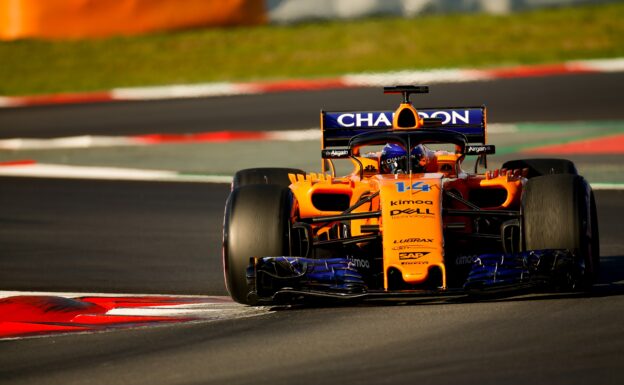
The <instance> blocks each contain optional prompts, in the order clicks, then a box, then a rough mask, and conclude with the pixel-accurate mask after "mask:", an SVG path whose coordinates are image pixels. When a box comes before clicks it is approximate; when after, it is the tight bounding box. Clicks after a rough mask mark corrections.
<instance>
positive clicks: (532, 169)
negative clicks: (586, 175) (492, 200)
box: [502, 158, 578, 179]
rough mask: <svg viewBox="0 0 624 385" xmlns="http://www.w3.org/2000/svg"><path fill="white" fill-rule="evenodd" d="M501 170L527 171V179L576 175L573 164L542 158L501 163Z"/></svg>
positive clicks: (563, 160) (564, 160)
mask: <svg viewBox="0 0 624 385" xmlns="http://www.w3.org/2000/svg"><path fill="white" fill-rule="evenodd" d="M502 168H506V169H508V170H515V169H523V168H528V169H529V175H528V176H527V177H528V178H529V179H530V178H534V177H537V176H542V175H551V174H573V175H578V171H577V170H576V166H575V165H574V163H573V162H572V161H570V160H567V159H555V158H542V159H517V160H510V161H507V162H505V163H503V166H502Z"/></svg>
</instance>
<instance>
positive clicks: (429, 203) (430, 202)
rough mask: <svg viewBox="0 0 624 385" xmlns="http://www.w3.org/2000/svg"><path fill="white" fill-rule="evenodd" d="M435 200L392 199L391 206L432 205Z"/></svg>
mask: <svg viewBox="0 0 624 385" xmlns="http://www.w3.org/2000/svg"><path fill="white" fill-rule="evenodd" d="M432 204H433V201H421V200H418V201H412V200H401V201H390V206H401V205H432Z"/></svg>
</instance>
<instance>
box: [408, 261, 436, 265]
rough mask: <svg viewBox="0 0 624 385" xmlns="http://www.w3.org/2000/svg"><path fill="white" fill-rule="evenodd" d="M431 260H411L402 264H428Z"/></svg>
mask: <svg viewBox="0 0 624 385" xmlns="http://www.w3.org/2000/svg"><path fill="white" fill-rule="evenodd" d="M428 264H429V261H410V262H401V265H428Z"/></svg>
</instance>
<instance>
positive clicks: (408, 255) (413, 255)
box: [399, 251, 429, 259]
mask: <svg viewBox="0 0 624 385" xmlns="http://www.w3.org/2000/svg"><path fill="white" fill-rule="evenodd" d="M427 254H429V252H428V251H404V252H402V253H399V259H419V258H422V257H424V256H425V255H427Z"/></svg>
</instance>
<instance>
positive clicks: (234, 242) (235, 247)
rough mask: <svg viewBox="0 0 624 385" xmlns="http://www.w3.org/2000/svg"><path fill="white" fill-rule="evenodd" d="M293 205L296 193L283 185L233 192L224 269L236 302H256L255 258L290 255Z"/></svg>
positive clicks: (226, 223) (227, 209)
mask: <svg viewBox="0 0 624 385" xmlns="http://www.w3.org/2000/svg"><path fill="white" fill-rule="evenodd" d="M292 206H293V196H292V192H291V191H290V189H289V188H287V187H282V186H279V185H274V184H252V185H246V186H242V187H239V188H236V189H234V190H233V191H232V192H231V193H230V196H229V197H228V200H227V202H226V205H225V217H224V223H223V270H224V275H225V284H226V287H227V289H228V291H229V293H230V295H231V297H232V299H234V300H235V301H236V302H239V303H242V304H246V305H253V304H255V302H256V298H255V295H254V294H255V293H254V287H253V285H252V284H250V283H252V282H253V281H252V280H250V279H248V267H249V266H250V264H251V259H252V258H254V257H265V256H286V255H290V254H289V253H290V251H289V249H290V241H289V238H290V217H291V210H292ZM249 278H253V277H249Z"/></svg>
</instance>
